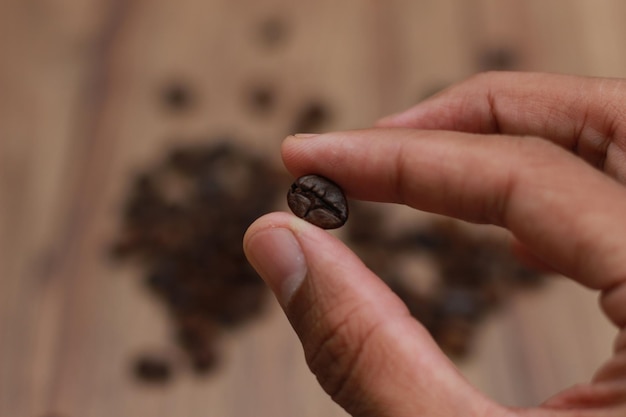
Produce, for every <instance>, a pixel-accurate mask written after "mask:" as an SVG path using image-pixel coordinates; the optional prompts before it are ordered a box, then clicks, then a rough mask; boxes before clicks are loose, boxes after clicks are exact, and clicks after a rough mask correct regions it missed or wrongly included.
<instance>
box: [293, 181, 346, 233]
mask: <svg viewBox="0 0 626 417" xmlns="http://www.w3.org/2000/svg"><path fill="white" fill-rule="evenodd" d="M287 204H288V205H289V208H290V209H291V211H293V213H294V214H295V215H296V216H298V217H300V218H302V219H304V220H306V221H308V222H309V223H312V224H314V225H316V226H318V227H321V228H322V229H336V228H338V227H341V226H343V225H344V224H345V222H346V220H348V203H347V201H346V196H345V195H344V194H343V191H342V190H341V188H339V186H338V185H337V184H335V183H334V182H332V181H330V180H329V179H327V178H324V177H321V176H319V175H305V176H303V177H300V178H298V179H297V180H296V181H295V182H294V183H293V184H292V185H291V188H289V192H288V193H287Z"/></svg>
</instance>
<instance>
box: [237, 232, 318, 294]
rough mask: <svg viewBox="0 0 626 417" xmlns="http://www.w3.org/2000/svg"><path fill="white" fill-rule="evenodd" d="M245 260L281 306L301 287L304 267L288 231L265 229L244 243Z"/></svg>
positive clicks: (301, 257) (293, 239) (298, 249)
mask: <svg viewBox="0 0 626 417" xmlns="http://www.w3.org/2000/svg"><path fill="white" fill-rule="evenodd" d="M245 251H246V255H247V256H248V260H249V261H250V263H251V264H252V266H254V268H255V269H256V270H257V272H258V273H259V274H260V275H261V277H262V278H263V280H264V281H265V282H266V283H267V284H268V285H269V286H270V288H271V289H272V291H273V292H274V294H276V298H277V299H278V301H279V302H280V303H281V304H282V305H283V306H284V305H287V303H289V300H290V299H291V297H292V296H293V294H294V293H295V292H296V291H297V290H298V288H300V285H301V284H302V281H303V280H304V277H305V276H306V274H307V266H306V262H305V258H304V254H303V253H302V249H301V248H300V244H299V243H298V240H297V239H296V237H295V236H294V235H293V233H292V232H291V231H290V230H289V229H285V228H282V227H277V228H270V229H265V230H263V231H259V232H257V233H256V234H255V235H253V236H252V237H250V239H249V240H248V242H247V245H246V248H245Z"/></svg>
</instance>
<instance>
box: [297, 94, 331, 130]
mask: <svg viewBox="0 0 626 417" xmlns="http://www.w3.org/2000/svg"><path fill="white" fill-rule="evenodd" d="M295 120H296V121H295V123H294V125H293V127H292V128H291V133H321V132H322V131H323V130H324V128H325V127H326V126H327V125H328V124H329V122H330V111H329V110H328V108H327V107H326V106H325V105H324V104H322V103H318V102H310V103H308V104H307V105H305V106H304V107H303V108H301V109H300V111H299V112H298V114H297V115H296V119H295Z"/></svg>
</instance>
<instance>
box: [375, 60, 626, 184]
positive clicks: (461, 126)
mask: <svg viewBox="0 0 626 417" xmlns="http://www.w3.org/2000/svg"><path fill="white" fill-rule="evenodd" d="M625 101H626V80H620V79H608V78H590V77H578V76H571V75H560V74H544V73H514V72H490V73H483V74H478V75H477V76H474V77H472V78H470V79H469V80H467V81H464V82H462V83H459V84H457V85H454V86H452V87H450V88H448V89H446V90H444V91H443V92H441V93H440V94H437V95H436V96H434V97H432V98H430V99H427V100H425V101H423V102H421V103H419V104H418V105H416V106H415V107H413V108H411V109H409V110H407V111H405V112H402V113H399V114H396V115H392V116H389V117H386V118H384V119H382V120H380V121H379V122H378V123H377V125H378V126H380V127H410V128H417V129H444V130H457V131H463V132H472V133H500V134H511V135H531V136H539V137H543V138H546V139H549V140H551V141H553V142H554V143H556V144H558V145H560V146H562V147H564V148H566V149H568V150H571V151H573V152H574V153H576V154H578V155H580V156H581V157H582V158H584V159H585V160H587V161H588V162H589V163H591V164H592V165H594V166H597V167H599V168H600V169H604V170H605V171H606V172H607V173H609V174H611V175H613V176H615V177H616V178H618V179H619V180H621V181H622V182H626V114H625V113H624V111H623V107H624V102H625Z"/></svg>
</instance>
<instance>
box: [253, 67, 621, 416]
mask: <svg viewBox="0 0 626 417" xmlns="http://www.w3.org/2000/svg"><path fill="white" fill-rule="evenodd" d="M625 103H626V81H620V80H608V79H589V78H579V77H570V76H559V75H547V74H516V73H488V74H483V75H479V76H476V77H474V78H472V79H470V80H468V81H466V82H464V83H461V84H459V85H456V86H453V87H452V88H450V89H448V90H446V91H444V92H442V93H440V94H439V95H437V96H435V97H433V98H431V99H428V100H426V101H424V102H422V103H420V104H418V105H417V106H415V107H414V108H412V109H410V110H408V111H407V112H404V113H401V114H398V115H394V116H391V117H388V118H385V119H383V120H381V121H380V122H379V123H378V124H377V128H375V129H367V130H361V131H350V132H335V133H328V134H323V135H319V136H316V137H300V138H298V137H289V138H287V139H286V140H285V142H284V143H283V148H282V154H283V160H284V162H285V165H286V166H287V168H288V169H289V170H290V171H291V172H292V173H293V174H294V175H295V176H300V175H303V174H308V173H316V174H319V175H323V176H325V177H328V178H332V179H333V181H335V182H337V183H338V184H339V185H340V186H341V187H342V188H343V189H344V190H345V191H346V193H347V194H348V195H349V196H350V197H352V198H355V199H363V200H372V201H388V202H396V203H402V204H407V205H409V206H411V207H414V208H417V209H420V210H426V211H430V212H435V213H441V214H445V215H448V216H453V217H457V218H459V219H464V220H467V221H472V222H476V223H492V224H495V225H499V226H502V227H504V228H507V229H508V230H510V231H511V232H512V234H513V235H514V236H515V238H516V239H517V241H518V242H519V244H518V250H519V251H520V253H522V254H524V255H525V256H527V257H529V258H532V259H535V260H536V261H539V262H541V263H544V264H546V265H548V266H549V267H551V268H552V269H554V270H556V271H558V272H560V273H562V274H564V275H565V276H568V277H570V278H572V279H574V280H576V281H578V282H579V283H581V284H582V285H584V286H586V287H589V288H592V289H594V290H598V291H599V292H600V305H601V307H602V309H603V310H604V312H605V313H606V315H607V317H608V318H609V319H610V320H611V321H612V322H613V323H614V324H615V325H616V326H617V327H618V328H619V329H624V327H625V326H626V215H625V214H626V188H625V187H624V183H626V116H625V115H626V112H624V110H623V106H624V104H625ZM244 249H245V251H246V254H247V256H248V259H249V260H250V262H251V263H252V264H253V266H254V267H255V268H256V269H257V271H258V272H259V273H260V274H261V276H262V277H263V279H264V280H265V281H266V282H267V283H268V284H269V286H270V287H271V288H272V290H273V291H274V293H275V294H276V297H277V298H278V301H279V302H280V304H281V306H282V307H283V308H284V310H285V312H286V314H287V316H288V318H289V320H290V322H291V324H292V326H293V327H294V329H295V331H296V333H297V334H298V335H299V337H300V340H301V341H302V344H303V347H304V352H305V357H306V360H307V362H308V364H309V367H310V368H311V370H312V371H313V372H314V373H315V375H316V376H317V378H318V380H319V382H320V384H321V385H322V387H323V388H324V389H325V390H326V392H328V393H329V394H330V395H331V396H332V398H333V399H334V400H335V401H336V402H337V403H339V404H340V405H341V406H343V407H344V408H345V409H346V410H347V411H348V412H349V413H350V414H352V415H353V416H359V417H360V416H368V417H405V416H406V417H416V416H420V417H430V416H443V417H447V416H450V417H458V416H463V417H473V416H481V417H482V416H486V417H500V416H506V417H518V416H529V417H530V416H532V417H560V416H563V417H566V416H572V417H574V416H576V417H587V416H588V417H591V416H594V417H597V416H603V417H613V416H615V417H618V416H621V417H623V416H625V415H626V330H621V331H620V332H619V334H618V336H617V339H616V341H615V353H614V355H613V357H612V358H610V359H609V360H608V361H607V362H606V363H605V365H604V366H603V367H601V369H600V370H599V371H598V372H597V373H596V375H595V376H594V378H593V380H592V381H591V382H589V383H585V384H581V385H577V386H575V387H573V388H571V389H568V390H566V391H564V392H562V393H560V394H558V395H556V396H555V397H553V398H552V399H550V400H548V401H547V402H545V403H544V404H543V405H541V406H539V407H537V408H531V409H510V408H506V407H504V406H501V405H499V404H496V403H494V402H493V401H491V400H490V399H488V398H486V397H485V396H483V395H482V394H481V393H480V392H478V391H477V390H476V389H474V388H473V387H472V386H471V385H470V384H469V383H468V382H467V381H466V380H465V379H464V378H463V377H462V376H461V375H460V374H459V372H458V371H457V370H456V368H455V367H454V365H453V364H452V363H451V362H450V361H449V360H448V359H447V358H446V356H445V355H444V354H443V353H442V352H441V351H440V350H439V348H438V347H437V345H436V344H435V343H434V341H433V340H432V338H431V337H430V335H429V334H428V332H427V331H426V330H425V329H424V328H423V327H422V326H421V325H420V324H419V322H418V321H416V320H415V319H414V318H413V317H412V316H411V315H410V314H409V312H408V310H407V308H406V307H405V306H404V305H403V303H402V302H401V301H400V300H399V299H398V297H397V296H395V294H393V292H391V290H390V289H389V288H388V287H387V286H386V285H385V284H384V283H383V282H382V281H381V280H380V279H379V278H378V277H376V276H375V275H374V274H373V273H372V272H371V271H370V270H369V269H367V267H365V265H363V263H362V262H361V261H360V260H359V259H358V258H357V257H356V255H354V254H353V253H352V252H351V251H350V250H349V249H348V248H346V247H345V246H344V245H343V244H342V243H341V242H340V241H339V240H337V239H336V238H334V237H333V236H332V235H330V234H328V233H326V232H325V231H323V230H321V229H319V228H317V227H314V226H312V225H310V224H308V223H306V222H304V221H302V220H300V219H298V218H296V217H294V216H292V215H289V214H286V213H273V214H269V215H266V216H264V217H262V218H261V219H259V220H257V221H256V222H255V223H254V224H253V225H252V226H251V227H250V228H249V230H248V232H247V233H246V236H245V238H244Z"/></svg>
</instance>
